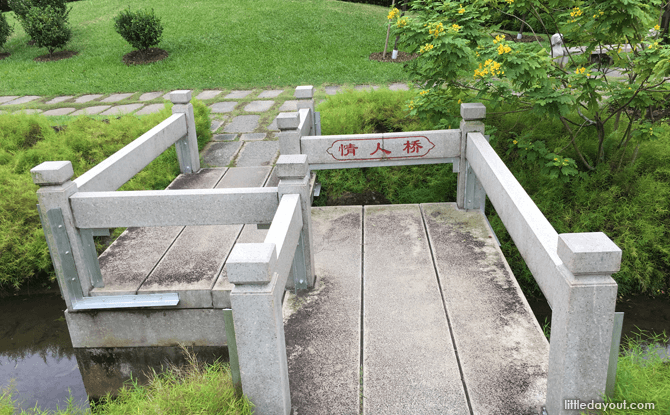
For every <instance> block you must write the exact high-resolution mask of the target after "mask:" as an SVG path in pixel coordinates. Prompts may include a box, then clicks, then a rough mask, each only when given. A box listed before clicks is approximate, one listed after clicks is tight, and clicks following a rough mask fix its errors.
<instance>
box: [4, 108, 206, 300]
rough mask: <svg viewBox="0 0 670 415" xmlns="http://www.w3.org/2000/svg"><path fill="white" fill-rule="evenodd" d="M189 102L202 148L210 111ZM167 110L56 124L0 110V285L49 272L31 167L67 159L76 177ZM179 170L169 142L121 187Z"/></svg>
mask: <svg viewBox="0 0 670 415" xmlns="http://www.w3.org/2000/svg"><path fill="white" fill-rule="evenodd" d="M194 107H195V117H196V131H197V135H198V146H199V148H200V149H202V148H203V147H204V145H205V143H206V142H207V141H209V139H210V138H211V132H210V131H209V117H208V111H209V110H208V108H207V107H206V106H205V105H204V104H202V103H200V102H199V101H194ZM169 115H170V110H169V108H165V109H164V110H162V111H161V112H159V113H156V114H152V115H148V116H145V117H142V118H138V117H135V116H124V117H121V118H118V119H114V118H113V119H110V120H99V119H98V120H96V119H92V118H89V117H79V118H76V119H72V120H71V121H70V122H68V123H67V124H66V125H63V126H60V127H59V128H57V129H54V128H53V127H52V126H51V125H50V123H49V120H48V119H47V118H46V117H43V116H40V115H28V114H3V115H0V194H1V195H2V197H0V222H1V223H2V224H3V226H2V227H0V290H2V291H8V290H10V289H14V290H18V289H20V288H21V286H22V285H24V284H26V283H27V282H30V281H33V280H36V279H39V278H38V277H46V276H51V277H53V267H52V265H51V259H50V257H49V252H48V250H47V246H46V240H45V239H44V233H43V231H42V226H41V223H40V220H39V215H38V213H37V209H36V207H35V205H36V204H37V195H36V191H37V189H38V186H36V185H34V184H33V183H32V179H31V177H30V169H32V168H33V167H35V166H37V165H38V164H40V163H42V162H44V161H51V160H54V161H55V160H70V161H71V162H72V166H73V168H74V175H75V177H77V176H79V175H81V174H83V173H84V172H86V171H88V170H89V169H91V168H92V167H93V166H95V165H96V164H98V163H100V162H101V161H102V160H104V159H105V158H107V157H109V156H110V155H112V154H113V153H114V152H116V151H117V150H119V149H121V148H122V147H123V146H125V145H126V144H128V143H130V142H131V141H132V140H134V139H136V138H138V137H139V136H140V135H142V134H143V133H145V132H147V131H148V130H150V129H151V128H153V127H154V126H156V125H157V124H158V123H160V122H161V121H163V120H164V119H165V118H167V117H168V116H169ZM56 130H58V131H56ZM178 174H179V163H178V161H177V155H176V152H175V150H174V147H171V148H170V149H168V150H167V151H165V152H164V153H163V154H162V155H161V156H159V157H158V158H157V159H156V160H154V161H153V162H152V163H151V164H149V165H148V166H147V167H146V168H144V169H143V170H142V171H141V172H139V173H138V174H137V175H136V176H135V177H134V178H133V179H131V180H130V181H129V182H128V183H126V184H125V185H124V186H123V187H122V188H121V190H141V189H164V188H165V187H166V186H167V185H168V184H170V182H171V181H172V180H173V179H174V178H175V177H176V176H177V175H178ZM41 282H42V283H45V282H46V279H44V278H42V279H41Z"/></svg>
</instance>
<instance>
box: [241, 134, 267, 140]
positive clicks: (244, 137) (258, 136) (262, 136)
mask: <svg viewBox="0 0 670 415" xmlns="http://www.w3.org/2000/svg"><path fill="white" fill-rule="evenodd" d="M265 136H267V134H265V133H247V134H242V135H241V136H240V140H242V141H260V140H264V139H265Z"/></svg>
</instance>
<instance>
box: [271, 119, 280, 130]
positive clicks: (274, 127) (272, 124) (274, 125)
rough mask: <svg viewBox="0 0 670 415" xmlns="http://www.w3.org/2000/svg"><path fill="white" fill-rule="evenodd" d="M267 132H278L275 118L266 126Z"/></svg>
mask: <svg viewBox="0 0 670 415" xmlns="http://www.w3.org/2000/svg"><path fill="white" fill-rule="evenodd" d="M268 130H270V131H279V127H277V117H275V118H273V119H272V122H271V123H270V125H268Z"/></svg>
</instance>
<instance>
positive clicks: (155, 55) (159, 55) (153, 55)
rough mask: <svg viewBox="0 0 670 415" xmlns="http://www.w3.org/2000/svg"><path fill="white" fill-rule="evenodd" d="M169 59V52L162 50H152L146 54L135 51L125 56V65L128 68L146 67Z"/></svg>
mask: <svg viewBox="0 0 670 415" xmlns="http://www.w3.org/2000/svg"><path fill="white" fill-rule="evenodd" d="M167 57H168V53H167V51H166V50H163V49H161V48H150V49H149V50H147V51H146V52H140V51H139V50H134V51H132V52H129V53H126V54H125V55H123V63H125V64H126V65H128V66H130V65H146V64H148V63H154V62H158V61H162V60H163V59H165V58H167Z"/></svg>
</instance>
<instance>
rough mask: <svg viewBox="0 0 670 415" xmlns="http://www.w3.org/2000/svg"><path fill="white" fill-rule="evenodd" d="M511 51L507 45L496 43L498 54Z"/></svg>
mask: <svg viewBox="0 0 670 415" xmlns="http://www.w3.org/2000/svg"><path fill="white" fill-rule="evenodd" d="M511 51H512V48H510V47H509V46H508V45H503V44H500V45H498V55H502V54H503V53H509V52H511Z"/></svg>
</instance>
